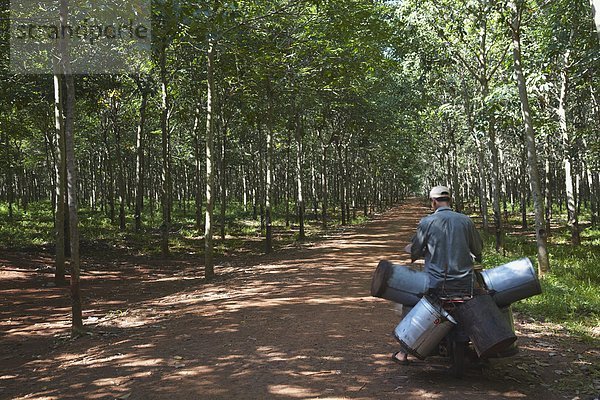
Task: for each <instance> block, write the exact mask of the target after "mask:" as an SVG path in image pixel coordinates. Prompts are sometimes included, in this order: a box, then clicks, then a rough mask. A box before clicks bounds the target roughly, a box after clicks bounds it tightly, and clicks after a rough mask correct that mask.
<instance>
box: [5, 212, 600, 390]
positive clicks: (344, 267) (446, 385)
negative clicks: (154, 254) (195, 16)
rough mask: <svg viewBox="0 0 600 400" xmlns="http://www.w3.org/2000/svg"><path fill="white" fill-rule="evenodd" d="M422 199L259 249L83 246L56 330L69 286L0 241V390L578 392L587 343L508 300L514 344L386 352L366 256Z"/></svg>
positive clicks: (592, 356)
mask: <svg viewBox="0 0 600 400" xmlns="http://www.w3.org/2000/svg"><path fill="white" fill-rule="evenodd" d="M427 212H428V210H427V209H426V208H424V207H422V206H421V205H420V204H419V203H418V202H416V201H409V202H407V203H406V204H404V205H403V206H401V207H398V208H396V209H394V210H391V211H389V212H386V213H383V214H381V215H378V216H376V217H375V218H374V219H373V220H371V221H369V222H368V223H366V224H365V225H363V226H359V227H353V228H348V229H346V230H339V231H337V232H336V233H333V234H331V235H329V236H328V237H325V238H323V239H322V240H319V241H317V242H303V243H301V244H298V245H295V246H291V247H288V248H284V249H279V250H278V251H276V252H275V253H274V254H273V255H271V256H248V255H246V256H245V255H243V254H241V255H240V254H238V255H237V256H236V255H231V256H227V257H226V258H224V259H223V260H222V262H221V264H220V266H219V267H217V273H218V274H219V278H218V280H216V281H215V282H211V283H206V282H204V280H203V267H202V265H201V261H200V260H198V259H197V258H195V257H192V256H189V257H179V258H178V259H175V260H170V261H164V260H160V259H151V258H148V257H141V256H140V257H134V256H131V255H127V254H118V253H115V251H114V250H104V251H101V250H96V251H91V252H86V253H85V257H84V258H83V273H82V291H83V296H84V322H85V325H86V326H87V327H88V328H90V334H89V335H86V336H84V337H82V338H79V339H77V340H71V339H70V338H69V324H70V308H69V290H68V288H59V287H53V286H52V284H51V282H52V278H53V274H52V268H51V265H52V259H51V255H50V254H42V253H36V254H32V253H8V254H2V255H0V301H1V303H2V306H1V308H0V335H1V347H0V398H1V399H298V398H302V399H308V398H322V399H325V398H327V399H392V398H402V399H422V398H430V399H465V398H467V397H470V398H476V399H504V398H506V399H515V398H517V399H518V398H532V399H545V400H552V399H582V400H583V399H588V398H590V399H591V398H593V397H594V396H593V394H594V393H597V392H595V390H597V388H598V387H599V386H598V384H599V383H600V382H597V381H594V379H595V378H597V377H598V368H599V365H600V349H598V348H595V347H593V346H592V345H590V344H589V343H586V342H585V341H583V340H581V339H579V338H576V337H572V336H569V334H568V333H567V331H566V330H565V329H563V328H562V327H561V326H558V325H555V324H550V323H544V322H540V321H537V320H535V319H532V318H529V317H526V316H524V315H520V314H516V315H515V319H516V321H515V324H516V330H517V335H518V336H519V340H518V344H519V347H520V353H519V354H518V355H517V356H514V357H511V358H505V359H498V360H491V365H490V366H489V368H485V369H469V370H468V372H467V374H466V376H465V377H464V378H463V379H461V380H457V379H454V378H452V377H451V375H450V374H449V373H448V371H447V368H448V366H449V364H448V360H447V359H444V358H440V357H430V358H428V359H427V360H425V361H419V360H416V361H413V362H412V363H411V365H409V366H401V365H398V364H395V363H393V362H392V361H391V360H390V356H391V354H392V352H394V351H395V350H398V349H399V346H398V344H397V343H396V341H395V339H394V337H393V335H392V330H393V328H394V327H395V326H396V324H397V323H398V322H399V317H398V316H397V315H396V313H395V312H394V307H393V306H394V305H393V303H391V302H388V301H385V300H382V299H378V298H374V297H371V296H370V282H371V277H372V274H373V272H374V270H375V267H376V265H377V263H378V261H379V260H381V259H389V260H392V261H394V262H398V263H404V264H406V263H407V262H408V261H407V260H406V258H405V256H403V255H402V251H401V249H402V248H403V247H404V246H405V245H406V244H407V243H408V240H409V238H410V236H411V234H412V233H413V231H414V229H415V227H416V224H417V223H418V220H419V218H420V217H422V216H424V215H425V214H426V213H427Z"/></svg>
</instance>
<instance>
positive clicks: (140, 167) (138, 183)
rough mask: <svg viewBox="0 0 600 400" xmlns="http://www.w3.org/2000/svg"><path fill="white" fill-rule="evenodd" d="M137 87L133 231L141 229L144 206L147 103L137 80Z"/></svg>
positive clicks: (144, 93)
mask: <svg viewBox="0 0 600 400" xmlns="http://www.w3.org/2000/svg"><path fill="white" fill-rule="evenodd" d="M138 89H139V90H140V94H141V95H142V103H141V105H140V120H139V124H138V127H137V134H136V140H135V154H136V157H135V231H136V232H139V231H140V230H141V229H142V210H143V208H144V141H145V137H144V127H145V125H146V107H147V105H148V90H147V89H146V87H144V85H143V84H142V83H141V82H140V81H139V80H138Z"/></svg>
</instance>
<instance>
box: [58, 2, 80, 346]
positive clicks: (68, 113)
mask: <svg viewBox="0 0 600 400" xmlns="http://www.w3.org/2000/svg"><path fill="white" fill-rule="evenodd" d="M60 23H61V26H68V25H69V18H68V2H67V0H61V1H60ZM66 46H67V44H66V42H65V41H64V40H61V41H60V59H61V64H62V71H63V73H64V77H65V84H66V85H65V87H66V91H65V96H66V98H65V159H66V164H67V197H68V201H69V230H70V246H71V263H70V265H71V308H72V326H71V334H72V335H73V336H80V335H82V334H83V333H84V328H83V318H82V304H81V288H80V260H79V219H78V215H77V175H76V171H77V170H76V161H75V146H74V125H75V84H74V81H73V75H72V74H71V63H70V60H69V54H68V50H67V47H66Z"/></svg>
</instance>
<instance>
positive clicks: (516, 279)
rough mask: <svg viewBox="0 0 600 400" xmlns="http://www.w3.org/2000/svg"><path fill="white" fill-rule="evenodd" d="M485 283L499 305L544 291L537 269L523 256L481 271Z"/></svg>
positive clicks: (503, 305) (508, 303)
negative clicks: (536, 272)
mask: <svg viewBox="0 0 600 400" xmlns="http://www.w3.org/2000/svg"><path fill="white" fill-rule="evenodd" d="M481 276H482V278H483V283H484V284H485V287H486V289H488V290H489V291H490V292H491V294H492V296H493V298H494V301H495V302H496V304H498V307H506V306H508V305H510V304H512V303H514V302H515V301H519V300H522V299H526V298H528V297H531V296H535V295H536V294H540V293H542V287H541V286H540V281H539V280H538V278H537V276H536V274H535V269H534V268H533V265H532V264H531V261H530V260H529V259H528V258H521V259H519V260H516V261H512V262H509V263H508V264H504V265H501V266H499V267H496V268H492V269H487V270H485V271H483V272H482V273H481Z"/></svg>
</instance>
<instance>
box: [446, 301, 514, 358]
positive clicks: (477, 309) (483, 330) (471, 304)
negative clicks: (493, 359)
mask: <svg viewBox="0 0 600 400" xmlns="http://www.w3.org/2000/svg"><path fill="white" fill-rule="evenodd" d="M453 315H454V316H455V317H456V319H457V320H458V323H459V324H461V325H462V328H463V329H464V331H465V332H466V333H467V335H468V336H469V339H471V342H472V343H473V346H474V347H475V351H477V355H478V356H479V357H481V358H486V357H490V356H493V355H494V354H497V353H499V352H501V351H503V350H506V349H507V348H508V347H509V346H510V345H511V344H513V343H514V342H515V340H517V336H516V335H515V333H514V331H513V329H511V326H510V324H509V322H508V321H507V319H506V317H505V316H503V315H502V312H501V311H500V309H499V308H498V306H497V305H496V303H494V300H492V297H491V296H490V295H489V294H485V295H479V296H475V297H474V298H472V299H471V300H469V301H467V302H466V303H464V304H462V305H460V306H459V307H458V308H457V309H456V310H455V311H454V312H453Z"/></svg>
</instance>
